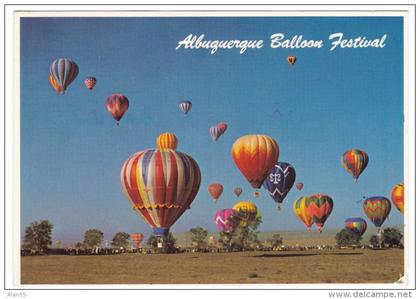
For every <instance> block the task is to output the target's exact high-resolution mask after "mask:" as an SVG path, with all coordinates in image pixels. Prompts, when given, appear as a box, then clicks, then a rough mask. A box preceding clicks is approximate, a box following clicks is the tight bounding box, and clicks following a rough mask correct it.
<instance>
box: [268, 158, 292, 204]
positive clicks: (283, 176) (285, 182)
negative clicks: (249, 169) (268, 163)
mask: <svg viewBox="0 0 420 299" xmlns="http://www.w3.org/2000/svg"><path fill="white" fill-rule="evenodd" d="M295 179H296V172H295V169H294V168H293V166H292V165H290V164H289V163H286V162H277V163H276V164H275V165H274V168H273V170H272V171H271V173H270V174H269V175H268V176H267V178H266V179H265V181H264V183H263V186H264V188H265V189H267V191H268V194H270V196H271V197H272V198H273V199H274V201H275V202H276V203H277V208H279V209H280V204H281V203H282V202H283V200H284V198H285V197H286V195H287V193H289V191H290V189H292V187H293V184H294V183H295Z"/></svg>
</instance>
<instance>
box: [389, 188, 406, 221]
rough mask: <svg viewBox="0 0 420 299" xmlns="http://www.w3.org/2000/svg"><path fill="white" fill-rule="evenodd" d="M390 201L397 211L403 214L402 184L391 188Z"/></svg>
mask: <svg viewBox="0 0 420 299" xmlns="http://www.w3.org/2000/svg"><path fill="white" fill-rule="evenodd" d="M391 200H392V202H393V203H394V206H395V207H396V208H397V210H398V211H400V212H401V213H403V214H404V184H398V185H395V186H394V187H393V188H392V190H391Z"/></svg>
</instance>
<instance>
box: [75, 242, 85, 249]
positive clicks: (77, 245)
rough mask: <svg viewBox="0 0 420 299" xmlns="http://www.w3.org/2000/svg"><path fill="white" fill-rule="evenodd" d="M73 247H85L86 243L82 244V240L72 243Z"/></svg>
mask: <svg viewBox="0 0 420 299" xmlns="http://www.w3.org/2000/svg"><path fill="white" fill-rule="evenodd" d="M74 248H76V249H85V248H86V244H84V243H82V242H77V243H76V244H74Z"/></svg>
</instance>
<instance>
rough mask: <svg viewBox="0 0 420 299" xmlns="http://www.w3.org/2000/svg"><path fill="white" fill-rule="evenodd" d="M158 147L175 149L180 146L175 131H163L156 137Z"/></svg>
mask: <svg viewBox="0 0 420 299" xmlns="http://www.w3.org/2000/svg"><path fill="white" fill-rule="evenodd" d="M156 147H157V148H158V149H161V150H164V149H173V150H175V149H176V148H177V147H178V138H176V135H175V134H173V133H169V132H166V133H162V134H160V135H159V136H158V138H156Z"/></svg>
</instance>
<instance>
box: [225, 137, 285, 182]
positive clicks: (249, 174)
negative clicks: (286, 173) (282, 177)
mask: <svg viewBox="0 0 420 299" xmlns="http://www.w3.org/2000/svg"><path fill="white" fill-rule="evenodd" d="M279 152H280V150H279V146H278V145H277V142H276V141H275V140H274V139H273V138H271V137H270V136H267V135H246V136H242V137H240V138H238V139H237V140H236V141H235V143H234V144H233V146H232V158H233V161H234V162H235V164H236V166H237V167H238V168H239V170H240V171H241V173H242V174H243V175H244V176H245V178H246V179H247V180H248V182H249V183H250V184H251V186H252V187H254V188H261V185H262V184H263V182H264V180H265V179H266V177H267V176H268V175H269V174H270V172H271V171H272V170H273V168H274V165H275V164H276V162H277V160H278V157H279Z"/></svg>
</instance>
